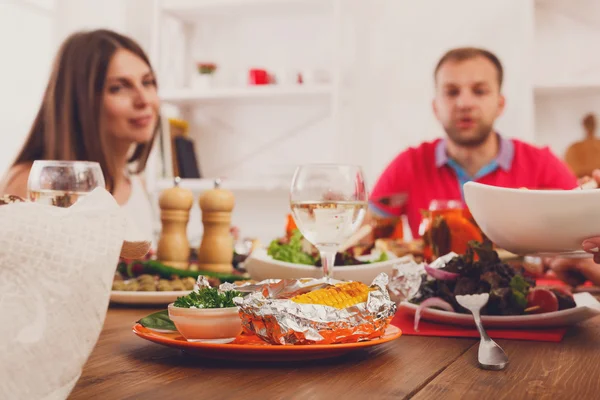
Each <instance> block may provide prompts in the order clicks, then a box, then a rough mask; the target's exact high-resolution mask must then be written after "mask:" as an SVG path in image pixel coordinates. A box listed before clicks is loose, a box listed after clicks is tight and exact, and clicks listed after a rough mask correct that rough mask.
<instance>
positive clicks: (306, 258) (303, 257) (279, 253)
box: [267, 230, 317, 265]
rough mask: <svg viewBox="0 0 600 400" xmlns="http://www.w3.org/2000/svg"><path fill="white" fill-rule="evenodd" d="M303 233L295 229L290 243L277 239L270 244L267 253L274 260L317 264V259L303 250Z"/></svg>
mask: <svg viewBox="0 0 600 400" xmlns="http://www.w3.org/2000/svg"><path fill="white" fill-rule="evenodd" d="M302 239H303V236H302V233H300V231H299V230H294V233H293V234H292V236H291V237H290V241H289V243H281V242H279V240H277V239H275V240H273V241H271V243H270V244H269V248H268V249H267V254H268V255H270V256H271V257H273V259H274V260H279V261H285V262H289V263H293V264H305V265H315V263H316V262H317V260H316V259H315V258H314V257H312V256H311V255H310V254H308V253H306V252H305V251H304V250H302Z"/></svg>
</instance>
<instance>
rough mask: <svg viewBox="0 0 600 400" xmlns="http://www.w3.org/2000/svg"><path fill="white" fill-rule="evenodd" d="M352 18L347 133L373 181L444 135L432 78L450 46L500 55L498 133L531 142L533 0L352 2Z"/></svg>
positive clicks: (347, 90)
mask: <svg viewBox="0 0 600 400" xmlns="http://www.w3.org/2000/svg"><path fill="white" fill-rule="evenodd" d="M466 10H468V12H466ZM354 13H355V15H354V18H353V19H354V21H355V25H356V26H357V27H358V28H357V29H355V37H354V38H353V39H356V42H357V46H358V49H357V50H356V54H358V55H359V57H360V58H359V60H358V63H359V64H358V65H356V64H350V63H347V64H346V65H345V67H346V70H347V72H346V73H347V74H348V76H349V77H351V79H347V80H348V81H349V83H348V85H347V87H345V88H344V89H345V90H346V93H345V94H344V96H345V98H347V99H348V102H351V101H354V102H355V104H353V105H351V106H349V107H348V108H347V110H346V112H347V113H348V114H347V115H348V117H350V120H349V121H347V127H348V129H353V128H354V130H355V132H354V136H353V137H356V138H359V139H357V140H356V142H357V143H359V145H357V147H356V154H355V159H356V160H357V161H359V162H361V163H362V164H363V165H365V166H366V169H367V173H368V176H369V177H370V179H371V181H373V180H374V179H375V177H376V176H378V174H379V173H380V172H381V171H382V169H383V168H384V167H385V166H386V165H387V163H388V162H389V161H390V160H391V159H392V158H393V157H394V156H395V155H396V154H397V153H398V152H400V151H402V150H403V149H405V148H406V147H407V146H410V145H416V144H418V143H420V142H421V141H423V140H430V139H433V138H435V137H438V136H441V135H443V131H442V129H441V128H440V126H439V124H438V123H437V121H436V120H435V118H434V116H433V113H432V111H431V100H432V96H433V78H432V75H433V69H434V67H435V64H436V63H437V61H438V59H439V57H440V56H441V55H442V54H443V53H444V52H445V51H447V50H449V49H450V48H452V47H458V46H481V47H485V48H488V49H489V50H491V51H493V52H494V53H496V54H497V55H498V56H499V58H500V59H501V61H502V63H503V64H504V68H505V77H506V78H505V84H504V89H503V91H504V94H505V95H506V97H507V107H506V111H505V114H504V116H503V117H501V118H500V119H499V121H498V124H497V128H498V129H499V131H500V132H502V133H503V134H505V135H507V136H511V137H518V138H522V139H524V140H531V139H533V137H534V132H533V116H532V111H533V97H532V92H531V89H532V82H531V71H530V65H531V61H532V58H531V57H532V56H531V51H532V45H533V27H532V25H531V18H532V13H533V9H532V6H531V3H530V2H527V1H523V0H510V1H507V0H486V1H478V0H454V1H451V2H442V1H435V0H421V1H419V2H404V1H391V0H375V1H370V2H368V3H367V2H360V1H355V2H354ZM475 16H476V17H475ZM509 22H510V23H509ZM359 99H360V100H359ZM371 135H372V137H373V139H370V137H371Z"/></svg>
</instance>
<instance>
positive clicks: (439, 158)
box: [435, 134, 515, 171]
mask: <svg viewBox="0 0 600 400" xmlns="http://www.w3.org/2000/svg"><path fill="white" fill-rule="evenodd" d="M497 135H498V140H499V141H500V149H499V151H498V155H497V156H496V159H495V161H496V163H497V164H498V166H499V167H500V168H502V169H503V170H505V171H508V170H509V169H510V167H511V165H512V162H513V158H514V156H515V144H514V143H513V141H512V140H510V139H506V138H504V137H503V136H502V135H500V134H497ZM446 148H447V142H446V139H442V140H440V141H439V142H438V143H437V145H436V146H435V166H436V167H437V168H440V167H443V166H444V165H446V164H448V161H449V160H450V159H449V158H448V153H447V152H446Z"/></svg>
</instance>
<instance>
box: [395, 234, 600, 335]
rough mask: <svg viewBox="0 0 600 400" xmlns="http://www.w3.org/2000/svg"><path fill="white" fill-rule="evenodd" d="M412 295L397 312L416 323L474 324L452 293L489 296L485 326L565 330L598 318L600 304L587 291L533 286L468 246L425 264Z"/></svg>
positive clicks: (490, 254)
mask: <svg viewBox="0 0 600 400" xmlns="http://www.w3.org/2000/svg"><path fill="white" fill-rule="evenodd" d="M418 273H419V274H421V279H420V280H419V282H420V283H419V287H418V290H417V291H416V294H415V296H414V297H412V298H411V299H410V300H408V301H406V300H405V301H402V302H401V303H400V305H399V308H400V309H403V310H405V311H408V312H409V313H411V314H413V315H414V316H415V326H416V327H417V328H418V322H419V320H420V319H424V320H428V321H432V322H438V323H446V324H455V325H464V326H467V325H468V326H474V323H473V317H472V316H471V315H470V313H469V312H468V311H467V310H466V309H464V308H462V307H461V306H460V305H459V304H458V303H457V302H456V299H455V296H457V295H467V294H478V293H489V294H490V298H489V301H488V303H487V305H486V306H485V307H484V308H483V309H482V310H481V314H482V315H481V320H482V322H483V324H484V325H485V326H486V327H494V328H548V327H561V326H570V325H573V324H576V323H579V322H581V321H584V320H586V319H589V318H592V317H595V316H597V315H600V302H598V301H597V300H596V299H595V298H594V297H593V296H592V295H591V294H589V293H576V294H572V293H571V292H570V291H569V290H567V289H565V288H563V287H540V286H536V283H535V280H534V279H532V278H530V277H528V276H527V275H526V274H525V273H524V271H523V270H522V269H517V268H515V267H514V266H509V265H508V264H506V263H504V262H503V261H501V260H500V258H499V257H498V253H497V252H496V251H494V250H493V249H492V248H491V247H489V246H486V245H480V244H476V243H472V244H471V247H470V248H469V249H468V250H467V252H466V254H464V255H460V256H459V255H455V256H452V254H450V257H446V258H444V259H440V261H439V262H435V263H432V264H430V265H426V266H425V267H424V269H423V270H422V271H420V272H418Z"/></svg>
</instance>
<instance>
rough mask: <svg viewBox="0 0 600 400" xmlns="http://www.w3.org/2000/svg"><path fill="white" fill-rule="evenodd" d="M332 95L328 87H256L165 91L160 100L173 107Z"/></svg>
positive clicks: (327, 96) (325, 97)
mask: <svg viewBox="0 0 600 400" xmlns="http://www.w3.org/2000/svg"><path fill="white" fill-rule="evenodd" d="M331 93H332V88H331V86H330V85H294V86H277V85H257V86H249V87H243V88H215V89H211V90H210V91H201V90H195V89H166V90H164V91H162V92H161V93H160V97H161V100H162V101H164V102H166V103H171V104H175V105H183V104H197V103H202V102H217V101H244V100H255V99H266V100H269V99H271V100H280V99H301V98H315V97H316V98H323V99H327V98H329V96H330V95H331Z"/></svg>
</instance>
